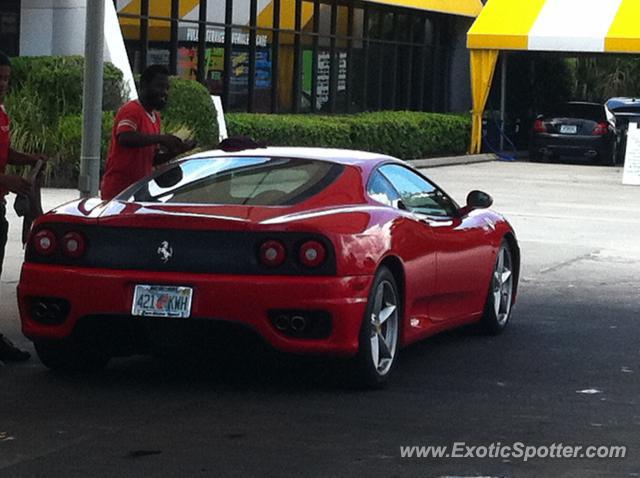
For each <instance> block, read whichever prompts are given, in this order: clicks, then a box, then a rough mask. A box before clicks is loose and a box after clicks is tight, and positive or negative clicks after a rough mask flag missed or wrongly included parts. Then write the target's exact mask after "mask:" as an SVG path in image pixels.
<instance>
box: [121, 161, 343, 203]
mask: <svg viewBox="0 0 640 478" xmlns="http://www.w3.org/2000/svg"><path fill="white" fill-rule="evenodd" d="M342 170H343V166H341V165H338V164H334V163H329V162H325V161H313V160H307V159H292V158H269V157H251V158H249V157H227V158H225V157H222V158H206V159H192V160H187V161H184V162H182V163H179V164H177V165H175V166H173V167H170V168H169V169H167V170H166V171H163V172H161V173H158V174H156V175H154V176H153V177H152V178H151V179H150V180H148V181H143V182H141V183H138V184H136V185H135V186H134V187H132V188H130V189H128V190H127V191H125V192H124V193H123V194H122V195H121V196H120V197H119V199H123V200H135V201H141V202H161V203H188V204H248V205H249V204H250V205H261V206H283V205H291V204H296V203H298V202H301V201H304V200H305V199H308V198H309V197H311V196H313V195H315V194H318V193H319V192H320V191H322V190H323V189H324V188H326V187H327V186H328V185H329V184H331V182H333V181H334V180H335V179H336V178H337V177H338V175H339V174H340V173H341V172H342Z"/></svg>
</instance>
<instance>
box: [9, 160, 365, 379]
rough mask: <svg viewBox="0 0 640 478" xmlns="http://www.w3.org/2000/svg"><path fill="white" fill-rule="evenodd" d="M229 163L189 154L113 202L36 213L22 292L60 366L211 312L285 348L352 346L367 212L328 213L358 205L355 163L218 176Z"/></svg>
mask: <svg viewBox="0 0 640 478" xmlns="http://www.w3.org/2000/svg"><path fill="white" fill-rule="evenodd" d="M224 161H225V160H224V159H213V160H212V159H202V160H192V161H188V162H186V163H184V167H183V168H182V169H176V168H174V169H171V170H169V171H168V172H166V173H163V174H159V175H157V176H156V178H155V179H154V180H152V181H150V182H142V183H140V184H138V185H136V186H134V187H132V188H130V189H129V190H128V191H125V193H123V195H121V196H120V197H119V198H117V199H116V200H114V201H112V202H110V203H108V204H102V203H99V202H98V201H96V200H83V201H78V202H75V203H71V204H67V205H65V206H62V207H60V208H58V209H57V210H55V211H53V212H51V213H49V214H47V215H45V216H43V217H42V218H40V220H39V221H38V222H37V223H36V224H35V226H34V228H33V231H32V234H31V238H30V241H29V243H28V247H27V250H26V259H25V263H24V266H23V269H22V275H21V280H20V284H19V288H18V293H19V294H18V295H19V306H20V312H21V318H22V324H23V332H24V334H25V335H26V336H27V337H29V338H30V339H32V340H33V341H34V342H35V345H36V348H37V350H38V352H39V354H40V357H41V359H42V360H43V362H45V364H46V365H49V366H51V367H52V368H58V367H62V366H64V365H65V364H64V363H62V361H63V359H64V353H63V352H64V351H65V350H66V351H72V350H73V351H75V352H78V350H77V346H78V344H82V347H83V348H84V349H83V350H84V351H85V352H86V351H89V349H90V351H91V352H92V353H91V354H85V355H86V356H85V358H86V359H87V360H89V359H95V360H97V362H98V364H100V363H101V360H99V358H100V357H98V356H96V353H95V352H97V351H99V352H100V355H101V357H103V358H108V357H110V356H117V355H128V354H133V353H141V352H142V353H144V352H149V351H153V350H154V349H155V348H159V347H163V346H165V345H172V344H173V343H174V342H175V343H182V339H185V340H187V339H188V337H186V338H185V337H183V335H188V334H192V335H196V336H197V335H199V334H201V333H204V331H205V329H206V328H207V325H209V324H212V323H218V322H219V321H221V322H224V323H227V324H233V325H235V326H238V327H244V328H247V329H249V330H251V331H253V332H256V333H257V334H258V335H259V336H261V337H262V338H263V339H264V340H265V341H266V342H267V343H268V344H270V345H271V346H272V347H274V348H276V349H278V350H281V351H285V352H294V353H313V354H326V355H339V356H348V355H353V354H355V353H356V351H357V349H358V334H359V328H360V321H361V318H362V316H363V314H364V310H365V307H366V304H367V296H368V292H369V289H370V285H371V281H372V277H373V274H374V272H375V270H374V264H373V263H368V262H367V261H365V260H361V258H360V257H359V256H358V255H357V254H354V251H355V250H356V249H353V248H352V250H351V251H348V250H345V247H346V248H348V247H349V246H350V244H352V234H356V233H361V232H362V230H363V227H364V226H366V223H367V219H366V218H364V217H363V215H362V213H361V212H357V211H353V212H351V211H349V210H348V209H346V210H345V209H344V208H343V210H342V211H340V212H339V213H338V214H334V211H335V210H336V208H341V207H342V205H344V204H351V205H355V204H358V203H362V198H363V183H362V176H361V172H360V171H359V170H358V169H357V168H355V167H352V166H345V165H341V164H335V163H331V162H326V161H323V162H320V161H311V160H297V161H296V162H295V164H293V163H291V162H288V160H286V159H283V158H270V159H266V158H246V159H245V160H243V161H241V162H240V164H234V166H233V167H229V169H228V171H227V172H228V174H227V173H225V171H226V170H225V165H224V164H223V163H224ZM236 163H237V161H236ZM176 174H177V176H176ZM352 207H353V206H352ZM354 208H355V209H357V207H354ZM354 244H355V243H354ZM71 355H73V357H74V358H75V359H77V358H78V357H79V356H80V357H82V356H83V355H82V354H78V353H75V354H71V353H70V356H71Z"/></svg>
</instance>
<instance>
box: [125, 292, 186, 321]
mask: <svg viewBox="0 0 640 478" xmlns="http://www.w3.org/2000/svg"><path fill="white" fill-rule="evenodd" d="M192 296H193V289H192V288H191V287H179V286H160V285H136V288H135V291H134V294H133V306H132V307H131V315H137V316H143V317H182V318H186V317H189V316H190V315H191V297H192Z"/></svg>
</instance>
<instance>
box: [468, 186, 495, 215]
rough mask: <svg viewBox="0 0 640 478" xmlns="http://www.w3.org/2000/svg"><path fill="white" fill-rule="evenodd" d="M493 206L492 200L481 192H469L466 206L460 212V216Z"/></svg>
mask: <svg viewBox="0 0 640 478" xmlns="http://www.w3.org/2000/svg"><path fill="white" fill-rule="evenodd" d="M492 204H493V198H492V197H491V196H490V195H488V194H487V193H485V192H482V191H471V192H470V193H469V194H468V195H467V205H466V206H465V207H463V208H462V209H461V210H460V213H461V215H465V214H469V213H470V212H471V211H473V210H474V209H486V208H488V207H491V205H492Z"/></svg>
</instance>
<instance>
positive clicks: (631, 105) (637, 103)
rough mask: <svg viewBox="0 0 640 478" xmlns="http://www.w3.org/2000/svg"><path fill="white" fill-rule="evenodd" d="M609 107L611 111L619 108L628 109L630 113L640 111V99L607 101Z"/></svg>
mask: <svg viewBox="0 0 640 478" xmlns="http://www.w3.org/2000/svg"><path fill="white" fill-rule="evenodd" d="M607 107H608V108H609V109H610V110H611V111H615V110H618V109H619V108H625V109H626V108H628V109H629V111H631V110H635V109H640V98H622V97H620V98H610V99H609V100H608V101H607Z"/></svg>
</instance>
